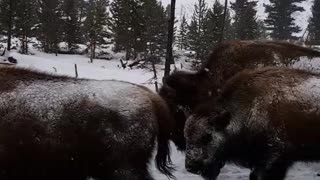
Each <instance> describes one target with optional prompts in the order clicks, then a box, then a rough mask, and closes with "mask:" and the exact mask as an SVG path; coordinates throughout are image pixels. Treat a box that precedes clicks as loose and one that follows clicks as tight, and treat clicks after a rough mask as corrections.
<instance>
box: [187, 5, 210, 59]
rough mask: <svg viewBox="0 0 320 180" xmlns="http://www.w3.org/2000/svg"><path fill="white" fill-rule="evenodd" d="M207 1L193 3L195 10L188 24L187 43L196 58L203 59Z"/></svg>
mask: <svg viewBox="0 0 320 180" xmlns="http://www.w3.org/2000/svg"><path fill="white" fill-rule="evenodd" d="M207 11H208V8H207V3H206V2H205V0H198V2H197V3H196V4H195V10H194V13H193V16H192V19H191V22H190V26H189V33H188V39H189V45H190V49H192V50H194V51H195V52H196V58H197V59H202V60H204V59H205V56H206V55H205V53H206V49H207V48H208V47H206V43H205V38H206V37H205V23H206V15H207Z"/></svg>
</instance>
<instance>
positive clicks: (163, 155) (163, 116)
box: [152, 96, 176, 179]
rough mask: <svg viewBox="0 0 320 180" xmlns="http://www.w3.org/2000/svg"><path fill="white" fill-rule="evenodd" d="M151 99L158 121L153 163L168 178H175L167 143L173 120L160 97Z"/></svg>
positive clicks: (170, 134) (173, 124)
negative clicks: (156, 147)
mask: <svg viewBox="0 0 320 180" xmlns="http://www.w3.org/2000/svg"><path fill="white" fill-rule="evenodd" d="M152 99H153V105H154V110H155V113H156V116H157V121H158V134H157V141H158V143H157V144H158V149H157V154H156V157H155V164H156V167H157V169H158V170H159V171H160V172H161V173H163V174H165V175H166V176H167V177H168V178H169V179H170V178H171V179H176V178H175V176H174V175H173V171H174V170H175V168H174V166H173V164H172V161H171V158H170V153H171V150H170V143H169V142H170V139H171V137H172V132H173V129H174V127H175V121H174V119H173V118H172V117H171V114H170V110H169V108H168V106H167V104H166V102H165V101H164V100H163V99H162V98H160V97H159V96H156V97H153V98H152Z"/></svg>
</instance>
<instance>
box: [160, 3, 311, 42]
mask: <svg viewBox="0 0 320 180" xmlns="http://www.w3.org/2000/svg"><path fill="white" fill-rule="evenodd" d="M234 1H235V0H230V1H229V4H230V2H234ZM313 1H314V0H306V1H305V2H302V3H299V4H300V5H301V6H302V7H304V8H305V11H304V12H297V13H295V14H294V15H293V18H295V23H296V24H297V25H298V26H299V27H301V28H302V31H301V32H299V33H297V34H295V35H296V36H298V37H301V36H302V35H303V33H304V32H305V30H306V28H307V26H308V22H309V18H310V17H311V14H312V13H311V6H312V5H313ZM161 2H162V3H163V5H165V6H166V5H168V4H170V2H171V0H161ZM196 2H197V0H183V1H182V0H180V1H179V0H178V1H177V2H176V3H177V5H176V17H177V19H178V20H180V19H181V18H182V16H183V14H186V17H187V19H189V20H190V19H191V16H192V13H193V11H194V4H195V3H196ZM206 2H207V3H208V7H211V5H212V4H213V2H214V1H211V0H206ZM220 2H221V3H223V4H224V0H220ZM269 3H270V1H269V0H259V1H258V6H257V17H258V19H261V20H263V19H265V18H266V17H267V14H266V13H265V12H264V11H265V8H264V4H269Z"/></svg>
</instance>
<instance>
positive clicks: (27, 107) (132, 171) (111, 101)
mask: <svg viewBox="0 0 320 180" xmlns="http://www.w3.org/2000/svg"><path fill="white" fill-rule="evenodd" d="M0 84H1V85H0V179H5V180H18V179H19V180H20V179H34V180H40V179H46V180H57V179H75V180H76V179H78V180H85V179H86V178H87V177H93V178H95V179H101V180H103V179H105V180H106V179H113V180H125V179H130V180H150V179H152V177H151V176H150V174H149V172H148V169H147V166H148V163H149V160H150V159H151V157H152V152H153V149H154V145H155V140H157V143H158V149H157V155H156V165H157V167H158V168H159V170H160V171H161V172H163V173H164V174H166V175H167V176H169V177H172V175H171V170H172V168H171V166H170V163H171V162H170V154H169V153H170V152H169V144H168V141H169V139H173V138H174V137H172V136H171V134H172V133H171V129H173V126H174V125H173V124H171V123H172V122H173V121H172V120H171V118H170V116H169V114H170V113H169V110H168V108H167V106H166V104H165V102H164V101H163V100H162V98H160V96H158V95H157V94H155V93H153V92H151V91H150V90H148V89H146V88H144V87H142V86H139V85H135V84H130V83H127V82H120V81H97V80H86V79H74V78H70V77H64V76H52V75H48V74H45V73H40V72H34V71H31V70H26V69H18V68H8V67H2V68H0ZM173 140H174V139H173Z"/></svg>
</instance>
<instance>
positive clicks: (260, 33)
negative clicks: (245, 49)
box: [257, 20, 268, 40]
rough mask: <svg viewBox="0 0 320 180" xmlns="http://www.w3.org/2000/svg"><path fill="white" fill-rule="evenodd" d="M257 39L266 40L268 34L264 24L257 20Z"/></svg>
mask: <svg viewBox="0 0 320 180" xmlns="http://www.w3.org/2000/svg"><path fill="white" fill-rule="evenodd" d="M257 23H258V38H257V39H262V40H266V39H268V33H267V27H266V26H265V24H264V21H262V20H258V21H257Z"/></svg>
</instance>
